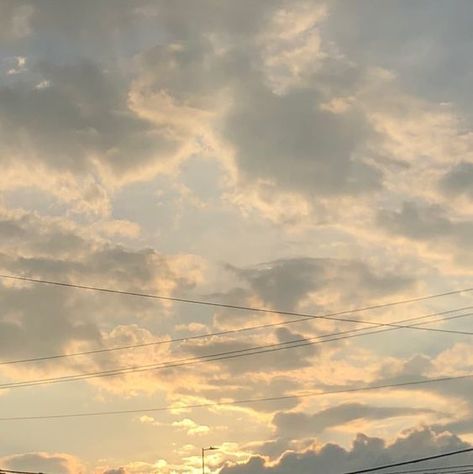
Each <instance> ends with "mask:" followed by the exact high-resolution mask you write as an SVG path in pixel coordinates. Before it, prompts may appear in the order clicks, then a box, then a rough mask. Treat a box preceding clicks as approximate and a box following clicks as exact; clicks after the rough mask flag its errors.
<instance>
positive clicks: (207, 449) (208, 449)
mask: <svg viewBox="0 0 473 474" xmlns="http://www.w3.org/2000/svg"><path fill="white" fill-rule="evenodd" d="M216 449H218V448H216V447H215V446H209V447H208V448H202V474H205V452H206V451H215V450H216Z"/></svg>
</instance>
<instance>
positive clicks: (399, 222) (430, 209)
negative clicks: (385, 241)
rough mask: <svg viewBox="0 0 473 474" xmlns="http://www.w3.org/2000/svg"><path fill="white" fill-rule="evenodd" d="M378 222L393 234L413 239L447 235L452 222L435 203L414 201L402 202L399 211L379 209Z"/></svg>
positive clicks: (450, 231)
mask: <svg viewBox="0 0 473 474" xmlns="http://www.w3.org/2000/svg"><path fill="white" fill-rule="evenodd" d="M377 220H378V224H379V225H380V226H381V227H383V228H385V229H386V230H388V231H390V232H391V233H393V234H399V235H403V236H405V237H409V238H411V239H414V240H426V239H427V240H428V239H435V238H442V237H448V236H449V235H451V234H452V232H453V224H452V222H451V220H450V218H449V216H448V214H447V213H446V211H445V210H444V209H442V208H441V207H439V206H435V205H425V206H421V205H418V204H417V203H415V202H404V204H403V205H402V208H401V209H400V210H399V211H388V210H381V211H379V213H378V217H377Z"/></svg>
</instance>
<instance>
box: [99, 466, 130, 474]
mask: <svg viewBox="0 0 473 474" xmlns="http://www.w3.org/2000/svg"><path fill="white" fill-rule="evenodd" d="M103 474H126V470H125V468H123V467H119V468H118V469H107V470H106V471H104V472H103Z"/></svg>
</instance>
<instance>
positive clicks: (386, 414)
mask: <svg viewBox="0 0 473 474" xmlns="http://www.w3.org/2000/svg"><path fill="white" fill-rule="evenodd" d="M424 413H433V411H432V410H429V409H417V408H406V407H390V406H371V405H367V404H363V403H344V404H342V405H337V406H334V407H330V408H327V409H325V410H322V411H319V412H317V413H314V414H313V415H310V414H307V413H303V412H290V413H278V414H277V415H276V416H275V417H274V419H273V425H274V426H275V428H276V434H277V435H278V436H279V437H284V438H290V439H291V438H292V439H293V438H301V437H304V436H311V437H313V436H316V435H318V434H320V433H321V432H323V431H324V430H326V429H327V428H332V427H335V426H340V425H343V424H345V423H349V422H350V421H354V420H360V419H363V420H382V419H386V418H394V417H403V416H411V415H419V414H424Z"/></svg>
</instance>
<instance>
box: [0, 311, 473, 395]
mask: <svg viewBox="0 0 473 474" xmlns="http://www.w3.org/2000/svg"><path fill="white" fill-rule="evenodd" d="M433 314H435V313H433ZM472 314H473V313H467V314H461V315H454V316H450V317H449V318H444V319H443V320H448V319H458V318H460V317H466V316H471V315H472ZM428 317H432V315H424V316H418V317H414V318H409V319H408V320H406V321H409V320H410V321H414V320H419V319H423V318H428ZM436 322H437V321H429V322H424V323H419V324H431V323H436ZM416 326H417V325H416ZM413 327H414V325H412V326H398V327H397V326H395V327H391V328H388V329H381V330H376V331H365V332H361V331H363V329H353V330H350V331H344V332H341V333H334V334H332V335H330V336H333V335H337V334H350V335H345V336H341V337H333V338H331V339H323V340H320V337H319V336H317V337H314V338H303V339H297V340H293V341H288V342H282V343H275V344H267V345H264V346H254V347H250V348H246V349H236V350H232V351H226V352H220V353H214V354H208V355H204V356H198V357H190V358H186V359H178V360H174V361H170V362H168V363H162V364H148V365H142V366H132V367H125V368H117V369H110V370H106V371H97V372H89V373H82V374H76V375H65V376H62V377H51V378H47V379H35V380H27V381H20V382H10V383H5V384H1V385H0V389H1V390H5V389H10V388H22V387H32V386H36V385H49V384H53V383H61V382H74V381H82V380H88V379H94V378H102V377H112V376H117V375H125V374H130V373H137V372H146V371H150V370H162V369H170V368H178V367H184V366H189V365H196V364H201V363H206V362H215V361H220V360H230V359H236V358H241V357H248V356H253V355H258V354H263V353H269V352H276V351H281V350H286V349H294V348H298V347H305V346H312V345H317V344H323V343H327V342H332V341H339V340H344V339H349V338H352V337H359V336H363V335H370V334H378V333H382V332H388V331H393V330H397V329H400V328H406V329H408V328H413ZM357 332H358V333H359V334H352V333H357ZM360 332H361V333H360ZM462 334H466V332H464V333H463V332H462ZM468 334H470V335H471V334H472V333H468ZM327 336H329V335H327ZM327 336H326V337H327ZM301 341H302V342H301Z"/></svg>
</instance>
